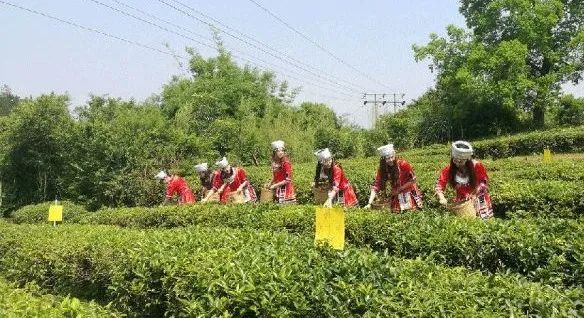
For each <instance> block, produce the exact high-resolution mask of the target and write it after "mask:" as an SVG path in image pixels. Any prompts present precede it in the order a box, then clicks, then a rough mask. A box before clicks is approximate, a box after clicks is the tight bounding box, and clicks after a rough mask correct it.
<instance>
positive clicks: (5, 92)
mask: <svg viewBox="0 0 584 318" xmlns="http://www.w3.org/2000/svg"><path fill="white" fill-rule="evenodd" d="M19 102H20V97H18V96H17V95H15V94H13V93H12V90H10V87H8V86H7V85H4V86H2V88H0V116H8V114H10V112H11V111H12V110H13V109H14V108H15V107H16V105H18V103H19Z"/></svg>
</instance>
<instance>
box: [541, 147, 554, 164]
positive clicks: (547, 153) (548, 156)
mask: <svg viewBox="0 0 584 318" xmlns="http://www.w3.org/2000/svg"><path fill="white" fill-rule="evenodd" d="M551 161H552V151H551V150H549V148H545V149H544V150H543V162H551Z"/></svg>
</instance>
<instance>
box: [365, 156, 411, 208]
mask: <svg viewBox="0 0 584 318" xmlns="http://www.w3.org/2000/svg"><path fill="white" fill-rule="evenodd" d="M396 164H397V170H398V175H399V177H398V180H397V184H396V185H395V186H392V185H391V176H390V175H389V173H388V174H387V180H386V183H385V189H382V188H381V170H380V169H378V170H377V175H376V176H375V181H374V182H373V186H372V187H371V188H372V189H373V190H374V191H375V192H377V193H378V194H381V195H380V197H381V198H382V199H384V198H385V199H387V198H391V199H390V200H391V209H392V211H395V212H400V211H402V208H403V209H404V210H405V209H417V208H422V206H423V204H422V194H421V192H420V189H419V188H418V185H417V184H416V183H415V182H416V175H415V174H414V170H413V169H412V166H411V165H410V164H409V163H408V162H407V161H405V160H403V159H398V160H397V161H396ZM411 181H413V182H414V183H413V184H412V185H410V186H409V187H407V188H406V189H403V190H402V191H401V193H400V194H401V195H402V198H403V200H405V201H404V202H401V203H400V196H399V195H395V196H392V195H391V192H392V191H397V190H398V188H399V187H401V186H402V185H404V184H406V183H408V182H411Z"/></svg>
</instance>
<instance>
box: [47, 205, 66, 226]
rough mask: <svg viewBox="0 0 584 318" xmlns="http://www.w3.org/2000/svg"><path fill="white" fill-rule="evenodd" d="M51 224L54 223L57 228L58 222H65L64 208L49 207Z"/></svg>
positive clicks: (58, 206) (57, 206) (60, 206)
mask: <svg viewBox="0 0 584 318" xmlns="http://www.w3.org/2000/svg"><path fill="white" fill-rule="evenodd" d="M49 222H53V226H57V222H63V206H62V205H59V204H56V201H55V204H53V205H51V206H50V207H49Z"/></svg>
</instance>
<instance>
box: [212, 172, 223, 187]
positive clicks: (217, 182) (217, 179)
mask: <svg viewBox="0 0 584 318" xmlns="http://www.w3.org/2000/svg"><path fill="white" fill-rule="evenodd" d="M212 184H213V189H215V190H218V189H219V188H221V186H222V185H223V180H221V173H220V172H219V173H214V175H213V182H212Z"/></svg>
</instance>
